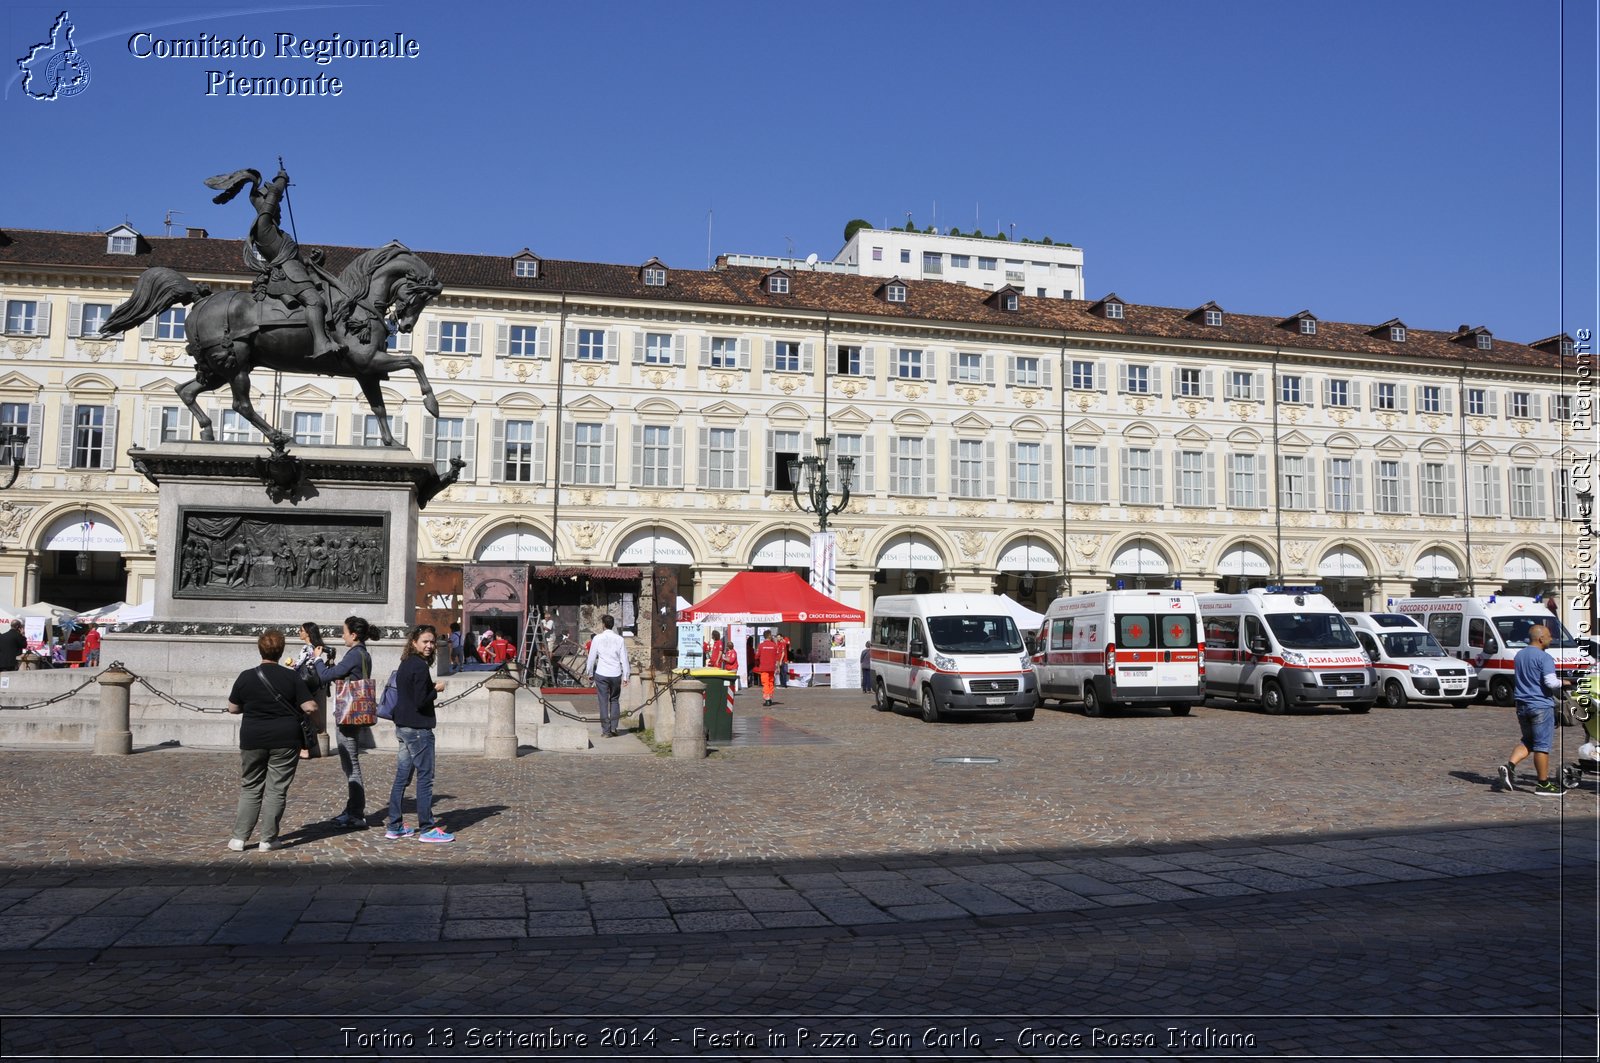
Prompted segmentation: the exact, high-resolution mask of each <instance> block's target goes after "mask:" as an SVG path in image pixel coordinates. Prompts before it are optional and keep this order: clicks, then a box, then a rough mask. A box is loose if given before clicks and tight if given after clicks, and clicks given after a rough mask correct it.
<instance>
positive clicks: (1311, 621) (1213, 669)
mask: <svg viewBox="0 0 1600 1063" xmlns="http://www.w3.org/2000/svg"><path fill="white" fill-rule="evenodd" d="M1200 615H1201V617H1202V618H1203V620H1204V623H1205V628H1204V631H1203V635H1202V638H1203V641H1204V643H1205V658H1206V693H1207V694H1208V695H1209V696H1211V697H1214V698H1216V697H1221V698H1232V699H1234V700H1236V701H1245V702H1253V703H1256V704H1259V705H1260V706H1261V707H1262V708H1263V709H1265V710H1266V711H1267V712H1269V713H1272V714H1273V715H1277V714H1278V713H1281V712H1284V711H1285V710H1287V709H1288V708H1289V707H1290V706H1293V705H1342V706H1344V707H1346V708H1348V709H1349V710H1350V711H1351V712H1357V713H1359V712H1367V711H1368V710H1370V709H1371V708H1372V703H1373V702H1374V701H1375V700H1376V699H1377V697H1378V674H1377V671H1376V670H1375V669H1374V668H1373V667H1372V662H1371V661H1368V660H1367V655H1366V653H1365V651H1363V650H1362V649H1361V643H1360V642H1358V641H1357V640H1356V636H1355V632H1354V631H1352V630H1350V625H1349V624H1347V623H1345V619H1344V617H1343V616H1340V615H1339V610H1338V609H1337V608H1335V607H1334V604H1333V603H1332V602H1331V601H1329V600H1328V599H1327V598H1326V597H1325V596H1323V595H1322V594H1320V593H1318V588H1316V587H1258V588H1255V589H1252V590H1250V591H1247V592H1246V593H1244V594H1202V595H1200Z"/></svg>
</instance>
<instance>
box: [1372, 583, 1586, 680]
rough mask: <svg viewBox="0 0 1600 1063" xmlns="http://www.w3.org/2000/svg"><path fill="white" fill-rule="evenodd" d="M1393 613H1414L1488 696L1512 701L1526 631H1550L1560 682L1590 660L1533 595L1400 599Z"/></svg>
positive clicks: (1582, 669) (1551, 651) (1576, 673)
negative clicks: (1469, 669) (1514, 673)
mask: <svg viewBox="0 0 1600 1063" xmlns="http://www.w3.org/2000/svg"><path fill="white" fill-rule="evenodd" d="M1393 609H1394V611H1395V612H1397V613H1403V614H1405V615H1406V616H1409V617H1414V618H1415V619H1416V620H1417V622H1418V623H1420V624H1421V625H1422V626H1423V627H1425V628H1427V629H1428V631H1429V632H1431V633H1432V634H1433V637H1434V638H1436V639H1438V640H1439V643H1440V644H1441V645H1442V646H1444V648H1445V652H1446V653H1449V654H1451V655H1452V656H1454V657H1459V658H1460V659H1461V660H1463V661H1467V662H1469V663H1471V664H1472V665H1473V666H1475V667H1476V668H1477V669H1478V684H1479V686H1480V687H1482V688H1483V689H1484V690H1487V691H1488V694H1489V699H1490V700H1491V701H1494V702H1496V703H1497V704H1500V705H1510V704H1511V701H1512V697H1511V690H1512V686H1513V683H1514V679H1513V677H1512V667H1513V662H1514V661H1515V660H1516V657H1517V651H1518V650H1520V649H1522V648H1523V647H1524V646H1526V645H1527V644H1528V632H1529V631H1531V630H1533V628H1534V627H1536V626H1538V625H1540V624H1543V625H1544V626H1545V627H1547V628H1549V629H1550V645H1549V646H1548V647H1546V649H1545V652H1546V653H1548V654H1550V656H1551V657H1552V658H1554V659H1555V662H1556V674H1557V675H1559V676H1560V677H1561V679H1562V681H1563V682H1566V683H1569V684H1571V683H1575V682H1577V680H1578V679H1579V678H1580V677H1581V676H1583V675H1584V674H1585V673H1587V672H1588V671H1589V669H1590V666H1591V664H1592V662H1591V661H1590V659H1589V656H1588V655H1587V654H1585V653H1584V652H1583V647H1581V646H1580V645H1579V644H1578V640H1577V639H1575V638H1573V637H1572V634H1571V632H1569V631H1568V630H1567V629H1566V628H1564V627H1562V626H1561V621H1559V620H1557V619H1556V618H1555V617H1554V616H1552V615H1550V610H1548V609H1546V608H1545V607H1544V606H1542V605H1540V604H1539V600H1538V599H1537V598H1521V597H1514V596H1512V595H1499V594H1491V595H1489V596H1488V597H1486V598H1401V599H1400V600H1398V601H1396V602H1395V603H1394V605H1393Z"/></svg>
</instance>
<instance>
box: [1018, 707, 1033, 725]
mask: <svg viewBox="0 0 1600 1063" xmlns="http://www.w3.org/2000/svg"><path fill="white" fill-rule="evenodd" d="M1031 719H1033V710H1032V709H1018V710H1017V722H1018V723H1027V722H1028V721H1029V720H1031Z"/></svg>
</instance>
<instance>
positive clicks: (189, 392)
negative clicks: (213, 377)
mask: <svg viewBox="0 0 1600 1063" xmlns="http://www.w3.org/2000/svg"><path fill="white" fill-rule="evenodd" d="M214 387H216V385H215V384H211V385H207V384H206V383H205V382H204V381H202V380H201V379H200V377H199V375H198V374H197V375H196V376H195V378H194V379H193V380H191V381H189V382H188V383H187V384H179V385H178V386H177V388H176V389H175V390H176V391H177V392H178V398H180V399H182V400H183V404H184V405H185V406H187V407H189V412H190V413H192V414H194V419H195V422H196V423H197V424H199V426H200V438H201V440H202V441H204V442H206V443H211V442H215V440H216V438H217V436H216V433H215V432H213V431H212V430H211V418H209V417H207V416H206V414H205V411H204V410H202V409H201V408H200V403H199V402H197V401H196V400H197V399H198V398H199V397H200V396H201V395H203V394H205V393H206V392H208V391H210V390H211V389H212V388H214Z"/></svg>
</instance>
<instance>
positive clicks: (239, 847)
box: [228, 838, 245, 853]
mask: <svg viewBox="0 0 1600 1063" xmlns="http://www.w3.org/2000/svg"><path fill="white" fill-rule="evenodd" d="M244 846H245V840H244V839H243V838H229V839H228V848H230V849H232V850H233V851H234V852H236V853H242V852H244Z"/></svg>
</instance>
